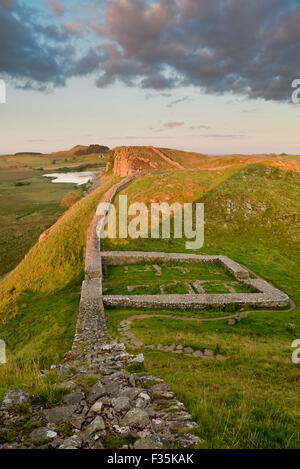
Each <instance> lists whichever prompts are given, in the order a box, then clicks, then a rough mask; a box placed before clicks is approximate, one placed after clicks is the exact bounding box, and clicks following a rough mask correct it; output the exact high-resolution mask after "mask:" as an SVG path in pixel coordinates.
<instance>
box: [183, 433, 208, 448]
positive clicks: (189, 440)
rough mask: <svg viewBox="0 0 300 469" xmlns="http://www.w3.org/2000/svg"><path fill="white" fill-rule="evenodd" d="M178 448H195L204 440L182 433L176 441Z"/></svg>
mask: <svg viewBox="0 0 300 469" xmlns="http://www.w3.org/2000/svg"><path fill="white" fill-rule="evenodd" d="M178 442H179V444H180V447H182V448H191V447H195V446H196V445H198V444H199V443H203V442H204V440H202V439H201V438H199V437H198V436H196V435H192V434H190V433H184V434H183V435H182V436H181V437H180V438H179V440H178Z"/></svg>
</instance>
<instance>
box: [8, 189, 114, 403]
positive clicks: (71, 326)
mask: <svg viewBox="0 0 300 469" xmlns="http://www.w3.org/2000/svg"><path fill="white" fill-rule="evenodd" d="M115 182H117V180H110V181H109V182H107V183H106V184H104V185H103V186H102V187H101V188H100V189H98V190H97V191H95V192H93V193H92V194H90V195H89V196H87V197H86V198H84V199H82V200H81V201H79V202H78V203H77V204H76V205H74V206H73V207H72V208H71V209H70V210H68V211H67V213H66V214H65V216H64V217H63V218H62V219H60V220H59V221H58V222H57V223H56V224H55V226H54V227H53V230H52V232H51V234H50V235H49V236H48V237H47V238H46V239H44V240H43V241H42V242H41V243H39V244H36V245H35V246H34V247H33V248H32V249H31V250H30V251H29V252H28V254H27V256H26V258H25V259H24V260H23V261H22V262H21V263H20V264H19V265H18V267H17V268H16V269H15V270H14V271H13V272H12V273H11V274H10V275H8V276H7V277H6V278H5V279H4V280H3V281H2V282H1V283H0V337H1V339H2V340H4V341H5V342H6V346H7V355H8V363H7V365H5V366H1V365H0V401H1V398H2V397H3V395H4V393H5V391H6V390H8V389H24V388H25V389H29V390H30V392H31V393H36V394H37V395H38V394H39V387H40V386H43V384H42V383H43V382H44V381H43V380H42V382H41V380H40V379H39V378H38V375H39V371H40V369H41V368H46V367H49V366H50V365H51V364H53V363H59V361H60V360H61V359H62V357H63V355H64V353H65V352H67V351H68V350H69V349H70V346H71V344H72V342H73V338H74V331H75V323H76V318H77V314H78V306H79V299H80V288H81V282H82V280H83V274H84V255H85V245H86V232H87V228H88V227H89V225H90V222H91V219H92V217H93V215H94V212H95V209H96V207H97V204H98V202H99V201H100V199H101V197H102V194H103V193H104V192H106V190H108V188H109V187H110V186H111V185H112V184H113V183H115ZM32 383H37V386H33V387H32ZM50 384H51V383H50ZM50 384H49V387H47V386H46V389H44V390H43V389H42V391H41V393H42V395H45V394H46V399H47V400H48V401H49V405H51V402H52V401H53V400H54V401H55V400H56V396H54V397H53V399H52V397H51V392H52V391H51V386H50ZM49 393H50V395H49V396H48V397H47V395H48V394H49ZM41 399H44V398H41Z"/></svg>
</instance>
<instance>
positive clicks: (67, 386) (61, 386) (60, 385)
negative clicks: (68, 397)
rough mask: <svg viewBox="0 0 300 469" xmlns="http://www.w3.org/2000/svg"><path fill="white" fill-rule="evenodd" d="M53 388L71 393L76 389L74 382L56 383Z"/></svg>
mask: <svg viewBox="0 0 300 469" xmlns="http://www.w3.org/2000/svg"><path fill="white" fill-rule="evenodd" d="M54 387H55V388H56V389H68V390H70V391H73V390H74V389H76V384H75V383H74V381H64V382H62V383H56V384H55V385H54Z"/></svg>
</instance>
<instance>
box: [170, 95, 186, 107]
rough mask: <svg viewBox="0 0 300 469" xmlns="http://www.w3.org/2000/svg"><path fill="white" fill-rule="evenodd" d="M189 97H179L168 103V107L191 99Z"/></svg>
mask: <svg viewBox="0 0 300 469" xmlns="http://www.w3.org/2000/svg"><path fill="white" fill-rule="evenodd" d="M189 99H190V98H189V97H188V96H184V97H183V98H179V99H175V100H174V101H171V102H170V103H169V104H168V107H174V106H176V105H177V104H180V103H184V102H185V101H189Z"/></svg>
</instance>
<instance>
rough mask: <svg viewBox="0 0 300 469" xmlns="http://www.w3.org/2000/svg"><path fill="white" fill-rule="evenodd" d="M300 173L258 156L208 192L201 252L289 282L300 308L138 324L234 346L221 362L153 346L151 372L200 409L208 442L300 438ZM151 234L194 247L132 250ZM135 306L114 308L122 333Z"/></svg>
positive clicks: (287, 442) (151, 334)
mask: <svg viewBox="0 0 300 469" xmlns="http://www.w3.org/2000/svg"><path fill="white" fill-rule="evenodd" d="M299 182H300V176H299V174H297V173H293V172H289V171H280V170H277V169H271V168H266V167H264V166H262V165H253V166H248V167H246V168H244V169H243V170H241V171H239V172H238V173H235V174H234V175H233V176H231V177H230V178H228V179H227V180H225V181H223V182H222V183H221V184H220V185H218V186H217V187H216V188H214V189H212V190H211V191H210V192H208V193H206V194H205V195H204V197H202V201H204V202H205V208H206V245H205V247H204V248H203V249H202V250H201V252H207V253H223V254H227V255H229V256H230V257H232V258H233V259H235V260H237V261H239V262H242V263H244V264H246V265H247V266H248V267H250V268H252V269H253V270H254V271H256V272H257V273H258V274H260V275H261V276H263V277H265V278H266V279H268V280H270V281H271V282H272V283H273V284H274V285H276V286H278V287H279V288H281V289H283V290H284V291H286V292H287V293H288V294H289V295H290V296H291V298H293V299H294V301H295V302H296V304H297V308H296V310H295V311H292V312H287V311H282V312H278V313H259V312H257V313H252V314H251V315H250V316H249V317H248V318H247V319H246V320H244V321H242V322H241V323H240V324H238V325H236V326H234V327H229V326H228V325H227V322H226V321H220V322H218V323H196V324H195V323H188V322H187V323H186V324H185V325H184V324H183V322H182V321H181V322H179V321H176V320H174V319H173V320H171V321H170V320H166V319H158V318H156V319H147V320H141V321H136V322H135V323H134V332H135V334H136V335H137V337H138V338H140V339H141V340H143V341H144V342H145V343H153V344H158V343H162V344H164V345H171V344H172V343H176V344H178V343H182V344H184V345H190V344H194V346H199V347H208V348H212V349H215V348H216V347H217V346H218V349H219V350H221V352H222V353H224V354H225V355H227V357H228V359H227V360H226V361H225V362H222V361H221V362H219V361H204V360H199V359H194V358H188V357H182V358H178V357H174V356H173V355H172V354H166V353H163V352H159V351H149V350H148V349H145V350H144V352H145V355H146V368H147V372H150V373H153V374H156V375H160V376H162V377H163V378H165V379H166V381H167V382H168V383H169V384H170V386H171V387H172V389H173V390H174V391H175V392H176V393H177V394H178V396H179V397H180V398H181V399H182V400H183V401H184V402H185V403H186V404H187V406H188V408H189V410H190V411H191V412H192V413H193V416H194V417H195V418H196V420H197V422H198V423H199V435H200V436H202V437H203V438H204V439H205V443H204V445H203V447H214V448H221V447H224V448H268V447H273V448H288V447H299V444H300V441H299V377H300V373H299V365H295V364H292V363H291V362H290V358H291V354H292V348H291V343H292V341H293V340H294V339H295V338H297V337H298V336H299V330H300V316H299V313H300V307H299V305H300V289H299V278H300V261H299V260H300V255H299V254H300V253H299V248H300V243H299V241H300V237H299V213H300V184H299ZM132 187H133V185H132V186H131V187H130V188H129V189H128V191H130V190H132ZM131 196H132V197H133V194H131ZM146 243H147V244H148V248H149V249H154V250H163V251H168V250H175V248H177V249H181V250H184V244H183V242H181V244H180V243H179V242H178V240H177V241H176V244H175V241H174V242H172V241H171V242H166V241H158V240H155V241H150V240H148V241H147V240H142V241H136V240H135V241H134V242H130V243H128V244H127V245H126V249H139V248H142V249H145V248H146ZM111 246H112V245H111V244H110V247H111ZM121 247H123V245H122V246H121ZM115 248H119V247H118V246H115ZM132 314H134V313H133V312H132V311H127V312H126V311H118V310H111V311H110V312H109V318H110V324H111V330H112V331H115V333H116V325H117V323H118V320H119V321H120V320H121V319H123V318H124V317H126V316H130V315H132ZM194 314H195V313H194V312H193V313H192V315H194ZM196 314H197V313H196ZM217 315H218V314H217ZM201 316H202V317H203V312H202V313H201ZM209 316H211V313H209V314H208V317H209ZM288 322H292V323H295V324H296V326H297V333H296V335H293V334H292V333H290V332H289V331H287V330H286V327H285V324H286V323H288ZM274 356H276V357H277V358H276V359H274V358H273V357H274Z"/></svg>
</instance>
